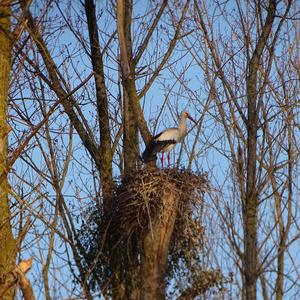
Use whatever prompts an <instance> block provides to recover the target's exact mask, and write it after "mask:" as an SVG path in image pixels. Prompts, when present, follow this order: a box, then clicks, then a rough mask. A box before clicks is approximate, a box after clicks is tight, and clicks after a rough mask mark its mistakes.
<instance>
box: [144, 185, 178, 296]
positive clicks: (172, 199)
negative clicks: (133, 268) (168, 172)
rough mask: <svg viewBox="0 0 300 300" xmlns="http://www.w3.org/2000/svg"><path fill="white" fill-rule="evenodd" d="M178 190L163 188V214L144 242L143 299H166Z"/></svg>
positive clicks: (157, 218)
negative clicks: (170, 245)
mask: <svg viewBox="0 0 300 300" xmlns="http://www.w3.org/2000/svg"><path fill="white" fill-rule="evenodd" d="M175 190H176V189H175V188H174V187H173V186H164V187H162V191H163V193H162V199H161V201H162V203H163V209H162V212H161V213H160V214H159V215H158V216H156V217H155V219H153V220H152V221H153V223H152V226H151V227H150V228H149V231H148V233H147V234H146V235H145V237H144V241H143V255H142V260H141V299H156V300H160V299H165V273H166V268H167V257H168V250H169V244H170V239H171V235H172V232H173V229H174V224H175V220H176V214H177V202H178V201H177V198H176V193H175V192H174V191H175Z"/></svg>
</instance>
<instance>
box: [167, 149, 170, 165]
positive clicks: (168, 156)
mask: <svg viewBox="0 0 300 300" xmlns="http://www.w3.org/2000/svg"><path fill="white" fill-rule="evenodd" d="M167 158H168V166H169V167H170V152H168V155H167Z"/></svg>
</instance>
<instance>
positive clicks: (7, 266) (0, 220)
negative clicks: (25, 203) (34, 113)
mask: <svg viewBox="0 0 300 300" xmlns="http://www.w3.org/2000/svg"><path fill="white" fill-rule="evenodd" d="M0 16H1V18H0V174H1V176H0V178H1V182H0V199H1V201H0V280H1V279H4V277H5V274H7V273H9V272H10V271H12V270H13V269H14V268H15V263H16V255H17V244H16V241H15V239H14V237H13V234H12V228H11V224H10V221H11V214H10V209H9V200H8V190H9V186H8V182H7V170H8V166H7V135H8V132H9V128H8V125H7V115H6V111H7V97H8V87H9V74H10V70H11V53H12V40H11V38H10V10H9V4H7V6H5V5H3V4H2V5H1V6H0ZM14 293H15V288H14V287H12V288H10V289H9V290H8V291H7V292H6V293H5V294H4V295H3V298H1V299H3V300H9V299H13V298H14Z"/></svg>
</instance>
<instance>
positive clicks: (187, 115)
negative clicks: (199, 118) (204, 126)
mask: <svg viewBox="0 0 300 300" xmlns="http://www.w3.org/2000/svg"><path fill="white" fill-rule="evenodd" d="M180 117H181V118H185V119H186V118H188V119H190V120H191V121H192V122H194V123H195V124H196V125H197V122H196V121H195V120H194V119H193V118H192V117H191V116H190V114H189V113H188V112H187V111H183V112H182V113H181V115H180Z"/></svg>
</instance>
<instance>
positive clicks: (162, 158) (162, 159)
mask: <svg viewBox="0 0 300 300" xmlns="http://www.w3.org/2000/svg"><path fill="white" fill-rule="evenodd" d="M160 160H161V167H162V169H163V168H164V153H163V152H162V153H161V159H160Z"/></svg>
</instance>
